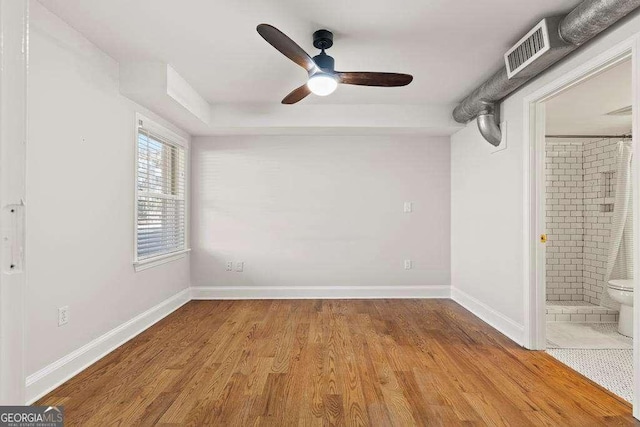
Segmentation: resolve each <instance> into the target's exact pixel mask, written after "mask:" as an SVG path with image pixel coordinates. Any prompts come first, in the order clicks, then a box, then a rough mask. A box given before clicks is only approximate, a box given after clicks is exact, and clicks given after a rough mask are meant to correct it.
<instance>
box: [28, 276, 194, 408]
mask: <svg viewBox="0 0 640 427" xmlns="http://www.w3.org/2000/svg"><path fill="white" fill-rule="evenodd" d="M190 300H191V289H190V288H186V289H184V290H182V291H180V292H179V293H177V294H176V295H174V296H172V297H170V298H168V299H166V300H164V301H162V302H161V303H160V304H158V305H156V306H154V307H152V308H150V309H149V310H147V311H145V312H144V313H142V314H139V315H138V316H136V317H134V318H133V319H131V320H129V321H128V322H125V323H123V324H122V325H120V326H118V327H117V328H115V329H112V330H110V331H109V332H107V333H106V334H104V335H102V336H100V337H98V338H96V339H94V340H93V341H91V342H89V343H88V344H86V345H84V346H82V347H80V348H79V349H77V350H75V351H73V352H71V353H69V354H67V355H66V356H64V357H62V358H60V359H58V360H56V361H55V362H53V363H52V364H50V365H48V366H45V367H44V368H42V369H40V370H39V371H37V372H35V373H33V374H31V375H29V376H28V377H27V380H26V397H27V405H30V404H32V403H33V402H35V401H36V400H38V399H39V398H41V397H42V396H44V395H45V394H47V393H48V392H50V391H51V390H53V389H55V388H56V387H58V386H59V385H61V384H62V383H64V382H65V381H67V380H68V379H70V378H71V377H73V376H75V375H77V374H78V373H80V372H81V371H83V370H84V369H86V368H87V367H89V366H90V365H91V364H93V363H95V362H96V361H98V360H99V359H101V358H103V357H104V356H106V355H107V354H108V353H110V352H111V351H113V350H115V349H116V348H118V347H119V346H121V345H122V344H124V343H125V342H127V341H129V340H130V339H132V338H133V337H135V336H136V335H138V334H140V333H141V332H143V331H144V330H145V329H147V328H149V327H150V326H151V325H153V324H155V323H156V322H158V321H160V320H162V319H163V318H164V317H166V316H168V315H169V314H171V313H172V312H174V311H175V310H177V309H178V308H180V307H182V306H183V305H184V304H186V303H187V302H189V301H190Z"/></svg>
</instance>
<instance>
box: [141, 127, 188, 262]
mask: <svg viewBox="0 0 640 427" xmlns="http://www.w3.org/2000/svg"><path fill="white" fill-rule="evenodd" d="M179 141H180V139H179V137H178V136H177V135H173V134H172V133H171V132H169V131H168V130H165V129H163V128H161V127H159V126H158V125H156V124H155V123H153V122H151V121H150V120H149V119H144V118H140V117H139V118H138V132H137V162H136V245H135V247H136V259H135V264H136V269H138V267H139V266H144V265H147V266H153V265H156V264H157V263H158V261H161V262H166V261H170V260H172V259H174V257H175V256H177V255H181V256H184V253H185V252H186V251H187V246H186V198H185V194H186V180H185V148H184V147H183V146H182V145H181V144H180V143H179Z"/></svg>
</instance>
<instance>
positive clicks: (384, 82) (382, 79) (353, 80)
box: [336, 71, 413, 87]
mask: <svg viewBox="0 0 640 427" xmlns="http://www.w3.org/2000/svg"><path fill="white" fill-rule="evenodd" d="M336 77H337V78H338V81H339V82H340V83H343V84H347V85H360V86H383V87H394V86H406V85H408V84H409V83H411V81H412V80H413V76H411V75H409V74H399V73H372V72H367V71H354V72H344V71H336Z"/></svg>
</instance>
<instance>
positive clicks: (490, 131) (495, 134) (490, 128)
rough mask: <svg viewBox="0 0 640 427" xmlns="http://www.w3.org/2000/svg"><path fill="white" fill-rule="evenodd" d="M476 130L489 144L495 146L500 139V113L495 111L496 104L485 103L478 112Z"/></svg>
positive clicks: (498, 143)
mask: <svg viewBox="0 0 640 427" xmlns="http://www.w3.org/2000/svg"><path fill="white" fill-rule="evenodd" d="M478 130H480V134H482V136H483V137H484V139H486V140H487V141H488V142H489V144H491V145H493V146H495V147H497V146H498V145H500V141H501V140H502V132H501V131H500V114H499V110H498V111H496V104H492V103H490V102H486V103H485V108H484V109H483V110H482V111H480V112H479V113H478Z"/></svg>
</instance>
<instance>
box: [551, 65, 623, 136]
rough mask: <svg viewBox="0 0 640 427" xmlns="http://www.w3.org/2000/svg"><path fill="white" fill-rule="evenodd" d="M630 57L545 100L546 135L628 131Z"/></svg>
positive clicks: (608, 133)
mask: <svg viewBox="0 0 640 427" xmlns="http://www.w3.org/2000/svg"><path fill="white" fill-rule="evenodd" d="M631 81H632V80H631V60H627V61H624V62H623V63H621V64H619V65H616V66H615V67H612V68H609V69H607V70H606V71H604V72H602V73H600V74H598V75H597V76H595V77H592V78H590V79H588V80H586V81H584V82H582V83H580V84H579V85H577V86H574V87H572V88H570V89H568V90H566V91H564V92H562V93H560V94H559V95H557V96H556V97H554V98H553V99H551V100H549V101H547V102H546V127H547V129H546V132H547V135H620V134H626V133H629V132H631V123H632V117H631V116H630V115H623V116H611V115H607V113H610V112H612V111H615V110H618V109H620V108H625V107H628V106H630V105H631V100H632V87H631V84H632V83H631Z"/></svg>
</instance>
